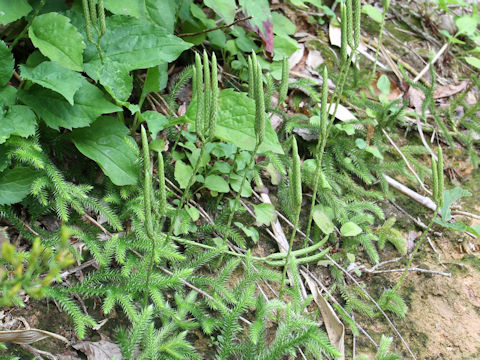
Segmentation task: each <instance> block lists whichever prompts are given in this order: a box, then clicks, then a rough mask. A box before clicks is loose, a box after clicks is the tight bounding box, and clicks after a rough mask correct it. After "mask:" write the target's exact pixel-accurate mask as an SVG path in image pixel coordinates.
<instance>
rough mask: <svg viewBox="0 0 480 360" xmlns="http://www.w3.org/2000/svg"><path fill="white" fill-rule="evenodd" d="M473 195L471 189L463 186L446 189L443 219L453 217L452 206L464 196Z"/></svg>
mask: <svg viewBox="0 0 480 360" xmlns="http://www.w3.org/2000/svg"><path fill="white" fill-rule="evenodd" d="M466 196H472V193H471V192H470V191H467V190H465V189H462V188H461V187H456V188H454V189H451V190H445V191H444V192H443V207H442V219H443V221H449V220H450V219H451V218H452V215H451V212H450V206H451V205H452V204H453V203H454V202H455V201H457V200H458V199H461V198H462V197H466Z"/></svg>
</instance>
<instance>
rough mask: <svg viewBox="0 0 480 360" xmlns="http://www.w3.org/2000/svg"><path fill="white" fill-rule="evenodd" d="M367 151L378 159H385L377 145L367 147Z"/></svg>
mask: <svg viewBox="0 0 480 360" xmlns="http://www.w3.org/2000/svg"><path fill="white" fill-rule="evenodd" d="M365 151H367V152H369V153H370V154H372V155H373V156H375V157H376V158H377V159H380V160H383V155H382V153H381V152H380V150H378V148H377V147H376V146H369V147H367V148H366V149H365Z"/></svg>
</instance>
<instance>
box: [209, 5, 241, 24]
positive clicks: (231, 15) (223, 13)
mask: <svg viewBox="0 0 480 360" xmlns="http://www.w3.org/2000/svg"><path fill="white" fill-rule="evenodd" d="M203 3H204V4H205V5H207V6H208V7H209V8H210V9H212V10H213V11H215V13H216V14H217V15H219V16H220V17H222V18H223V21H224V22H225V23H226V24H230V23H232V22H233V20H234V19H235V11H236V10H237V4H235V0H205V1H204V2H203Z"/></svg>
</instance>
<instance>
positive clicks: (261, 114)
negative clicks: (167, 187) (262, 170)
mask: <svg viewBox="0 0 480 360" xmlns="http://www.w3.org/2000/svg"><path fill="white" fill-rule="evenodd" d="M250 63H251V65H252V69H253V77H252V80H253V83H249V84H248V88H249V89H251V88H253V89H254V91H253V97H254V99H255V124H254V129H255V135H256V143H255V148H254V149H253V153H252V155H251V158H250V162H249V164H248V166H247V167H246V168H245V172H244V173H243V177H242V181H241V183H240V188H239V189H238V191H237V195H236V196H235V199H234V202H233V208H232V209H231V212H230V215H229V216H228V221H227V229H230V226H231V225H232V220H233V216H234V214H235V212H236V211H237V203H238V200H239V198H240V194H241V193H242V191H243V186H244V185H245V180H246V179H247V174H248V172H250V171H251V170H252V169H253V166H254V165H255V154H256V153H257V151H258V149H259V147H260V145H261V144H262V142H263V139H264V138H265V121H266V115H265V97H264V90H263V77H262V69H261V67H260V64H259V63H258V60H257V56H256V55H255V52H253V51H252V56H251V60H250V62H249V64H250ZM249 80H250V79H249Z"/></svg>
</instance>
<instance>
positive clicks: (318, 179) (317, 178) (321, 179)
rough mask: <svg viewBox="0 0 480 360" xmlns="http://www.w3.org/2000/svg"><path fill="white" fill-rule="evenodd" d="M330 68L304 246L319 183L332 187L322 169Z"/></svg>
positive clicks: (325, 71)
mask: <svg viewBox="0 0 480 360" xmlns="http://www.w3.org/2000/svg"><path fill="white" fill-rule="evenodd" d="M328 106H329V104H328V69H327V67H326V66H324V68H323V83H322V102H321V104H320V136H319V138H318V141H317V146H316V148H315V166H316V168H315V175H314V182H313V194H312V202H311V205H310V213H309V216H308V221H307V232H306V237H305V243H304V247H306V246H307V244H308V239H309V238H310V231H311V227H312V220H313V209H314V207H315V202H316V200H317V192H318V185H319V183H320V184H321V185H322V188H324V189H329V188H330V189H331V187H330V185H329V184H328V181H327V179H326V178H325V175H324V174H323V171H322V159H323V152H324V151H325V146H326V144H327V137H328Z"/></svg>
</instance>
